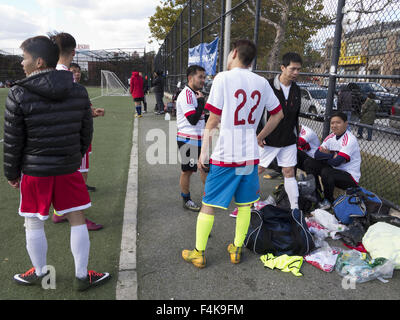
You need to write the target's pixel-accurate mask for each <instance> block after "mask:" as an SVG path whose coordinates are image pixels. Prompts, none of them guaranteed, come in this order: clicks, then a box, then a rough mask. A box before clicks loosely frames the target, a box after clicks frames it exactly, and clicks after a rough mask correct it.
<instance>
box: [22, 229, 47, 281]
mask: <svg viewBox="0 0 400 320" xmlns="http://www.w3.org/2000/svg"><path fill="white" fill-rule="evenodd" d="M25 233H26V249H27V250H28V254H29V257H30V258H31V262H32V265H33V266H34V267H35V272H36V275H38V276H40V275H42V274H43V273H45V272H46V270H45V269H44V267H45V266H46V257H47V239H46V234H45V232H44V228H42V229H33V230H30V229H26V230H25Z"/></svg>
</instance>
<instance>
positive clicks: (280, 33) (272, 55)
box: [267, 2, 290, 71]
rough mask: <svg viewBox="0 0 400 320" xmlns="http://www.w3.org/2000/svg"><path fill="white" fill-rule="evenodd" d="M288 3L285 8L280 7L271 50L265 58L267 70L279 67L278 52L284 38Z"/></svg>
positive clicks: (275, 69)
mask: <svg viewBox="0 0 400 320" xmlns="http://www.w3.org/2000/svg"><path fill="white" fill-rule="evenodd" d="M289 6H290V5H289V3H288V2H286V3H285V8H284V9H282V15H281V19H280V21H279V23H278V25H277V27H276V28H275V31H276V35H275V40H274V44H273V45H272V48H271V51H270V52H269V54H268V58H267V70H270V71H277V70H278V68H279V53H280V51H281V48H282V43H283V41H284V40H285V35H286V29H287V24H288V20H289V10H290V9H289Z"/></svg>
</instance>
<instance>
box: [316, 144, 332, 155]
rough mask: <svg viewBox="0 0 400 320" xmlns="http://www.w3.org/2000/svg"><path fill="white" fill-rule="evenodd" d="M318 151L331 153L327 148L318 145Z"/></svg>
mask: <svg viewBox="0 0 400 320" xmlns="http://www.w3.org/2000/svg"><path fill="white" fill-rule="evenodd" d="M319 151H321V152H323V153H327V154H330V153H331V151H330V150H329V149H327V148H324V147H322V146H321V147H319Z"/></svg>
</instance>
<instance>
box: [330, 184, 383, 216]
mask: <svg viewBox="0 0 400 320" xmlns="http://www.w3.org/2000/svg"><path fill="white" fill-rule="evenodd" d="M332 207H333V212H334V214H335V216H336V218H337V219H338V220H339V221H340V222H341V223H343V224H350V223H352V222H353V218H355V217H365V216H367V214H378V215H387V214H388V212H389V209H390V208H389V207H388V206H386V205H385V204H384V203H383V202H382V200H381V199H380V198H379V197H378V196H377V195H376V194H374V193H372V192H371V191H368V190H366V189H364V188H362V187H359V186H357V187H352V188H348V189H347V190H346V193H345V194H343V195H340V196H339V197H337V199H336V200H335V201H334V202H333V205H332Z"/></svg>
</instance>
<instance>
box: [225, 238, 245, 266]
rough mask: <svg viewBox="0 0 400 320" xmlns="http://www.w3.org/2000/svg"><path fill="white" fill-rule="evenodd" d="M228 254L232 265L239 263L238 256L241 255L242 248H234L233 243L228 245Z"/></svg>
mask: <svg viewBox="0 0 400 320" xmlns="http://www.w3.org/2000/svg"><path fill="white" fill-rule="evenodd" d="M228 252H229V255H230V257H231V262H232V263H235V264H236V263H239V262H240V256H241V255H242V247H236V246H235V245H234V244H233V243H231V244H229V246H228Z"/></svg>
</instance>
